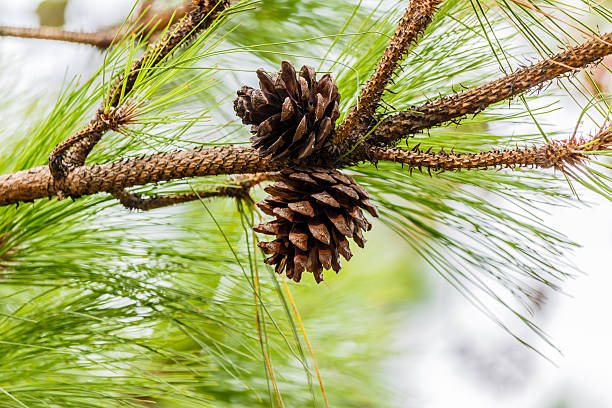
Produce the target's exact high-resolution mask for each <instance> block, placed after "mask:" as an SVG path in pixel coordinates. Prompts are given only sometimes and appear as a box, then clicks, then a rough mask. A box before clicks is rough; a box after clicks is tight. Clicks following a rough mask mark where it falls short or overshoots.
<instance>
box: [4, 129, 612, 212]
mask: <svg viewBox="0 0 612 408" xmlns="http://www.w3.org/2000/svg"><path fill="white" fill-rule="evenodd" d="M610 149H612V131H611V130H605V131H602V132H600V133H598V134H597V135H595V136H594V137H593V138H591V139H588V140H579V139H574V138H572V139H569V140H567V141H563V142H558V141H554V142H551V143H548V144H545V145H543V146H541V147H538V148H517V149H510V150H498V151H492V152H483V153H477V154H463V153H459V154H456V153H446V152H437V153H432V152H421V151H419V150H418V149H413V150H411V151H409V150H404V149H399V148H390V147H380V146H368V145H365V144H364V145H361V146H360V147H359V148H357V149H355V151H354V152H352V153H351V154H349V155H347V156H346V157H344V158H343V159H342V161H341V163H339V164H340V166H346V165H353V164H356V163H358V162H360V161H366V160H368V161H374V162H376V161H391V162H397V163H403V164H406V165H408V166H410V167H411V168H419V169H421V168H425V169H430V170H434V171H444V170H461V169H464V170H471V169H486V168H490V167H498V166H502V167H525V166H535V167H541V168H550V167H553V168H556V169H560V170H562V171H567V170H568V168H569V167H571V166H577V165H580V164H581V162H582V161H583V160H584V159H585V158H586V155H585V153H588V152H595V151H602V150H610ZM302 164H305V163H302ZM306 164H307V163H306ZM318 164H320V163H318ZM293 165H295V164H294V163H293V162H291V161H288V160H269V159H266V158H263V157H261V156H260V155H259V154H258V152H257V150H256V149H254V148H252V147H250V146H242V145H240V146H234V145H227V146H215V147H201V148H198V149H193V150H178V151H173V152H167V153H158V154H154V155H150V156H142V157H138V158H132V159H123V160H120V161H117V162H113V163H108V164H95V165H89V166H82V167H78V168H76V169H74V171H72V172H71V173H69V174H68V175H67V176H66V178H65V179H64V180H62V186H61V187H62V190H65V191H67V192H69V194H70V195H71V196H74V197H79V196H84V195H90V194H96V193H100V192H107V193H115V194H116V192H118V191H121V190H123V189H125V188H129V187H133V186H142V185H145V184H149V183H157V182H162V181H170V180H180V179H184V178H190V177H203V176H214V175H222V174H227V175H231V174H254V173H262V172H272V171H279V170H282V169H285V168H287V167H291V166H293ZM57 190H58V185H56V181H55V180H54V179H53V177H52V176H51V173H50V171H49V167H48V166H39V167H35V168H32V169H28V170H23V171H18V172H15V173H11V174H6V175H1V176H0V206H5V205H9V204H18V203H20V202H29V201H33V200H36V199H40V198H45V197H49V198H51V197H53V196H55V195H57Z"/></svg>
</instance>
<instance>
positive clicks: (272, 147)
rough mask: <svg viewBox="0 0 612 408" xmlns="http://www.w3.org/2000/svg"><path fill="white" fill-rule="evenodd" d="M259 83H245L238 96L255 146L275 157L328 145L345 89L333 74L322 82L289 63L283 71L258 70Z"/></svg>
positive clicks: (236, 105)
mask: <svg viewBox="0 0 612 408" xmlns="http://www.w3.org/2000/svg"><path fill="white" fill-rule="evenodd" d="M257 77H258V78H259V86H260V88H261V89H254V88H251V87H248V86H243V87H242V89H241V90H240V91H238V98H237V99H236V100H234V110H235V111H236V114H237V115H238V116H239V117H240V118H241V119H242V123H244V124H247V125H252V126H251V133H253V134H254V136H253V137H251V142H252V144H253V147H255V148H258V149H259V152H260V154H262V155H263V156H265V157H270V158H280V157H285V156H287V157H290V158H293V159H304V158H306V157H308V156H310V155H311V154H312V153H313V152H314V151H316V150H318V149H320V148H321V146H323V144H324V143H325V141H326V140H327V138H328V137H329V135H330V134H331V133H332V131H333V130H334V126H335V123H336V119H338V116H339V111H338V103H339V102H340V93H338V87H337V86H336V83H335V82H334V80H333V79H332V77H331V76H330V75H329V74H325V75H324V76H323V77H322V78H321V79H320V80H319V81H317V79H316V76H315V70H314V68H313V67H310V66H307V65H305V66H303V67H302V69H301V72H300V75H299V77H296V72H295V69H294V68H293V65H292V64H291V63H290V62H287V61H283V63H282V70H281V73H280V75H279V74H277V73H273V74H268V73H267V72H265V71H264V70H263V69H258V70H257Z"/></svg>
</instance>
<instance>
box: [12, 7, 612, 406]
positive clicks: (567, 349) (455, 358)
mask: <svg viewBox="0 0 612 408" xmlns="http://www.w3.org/2000/svg"><path fill="white" fill-rule="evenodd" d="M37 4H38V1H37V0H20V1H13V0H0V24H7V25H9V24H10V25H22V26H36V25H37V24H38V19H37V17H36V14H35V8H36V6H37ZM130 7H131V2H129V1H122V0H103V1H102V0H96V1H89V0H71V1H70V3H69V7H68V9H67V11H66V28H69V29H86V30H92V29H95V28H97V27H105V26H108V25H111V24H114V23H116V22H117V18H118V16H125V15H127V13H128V11H129V9H130ZM5 58H6V59H7V60H4V61H3V59H5ZM12 58H14V59H15V60H17V61H20V67H21V68H20V69H21V72H20V73H19V75H11V78H10V81H11V82H10V87H9V88H10V89H9V88H7V89H6V91H9V92H11V93H13V92H14V93H19V92H28V93H29V92H36V90H39V92H41V93H44V92H45V91H48V90H49V89H51V90H52V92H47V93H49V94H51V95H49V97H50V98H52V97H53V94H54V93H55V92H56V90H59V89H60V87H61V84H62V82H63V81H64V78H72V77H73V76H74V75H77V74H81V75H82V76H83V77H85V78H86V77H87V76H89V75H90V74H91V73H92V72H93V71H94V70H95V69H96V68H98V66H99V65H100V63H101V61H102V54H101V53H100V52H99V51H97V50H95V49H93V48H92V47H86V46H79V45H66V44H60V43H54V42H48V41H36V40H17V39H0V68H1V67H3V66H7V65H8V66H11V65H10V60H12ZM0 86H1V87H4V88H6V87H7V86H9V84H7V82H6V80H3V79H1V78H0ZM50 100H51V99H50ZM564 108H565V109H563V110H562V111H557V112H554V113H553V115H557V116H558V117H556V118H555V119H557V120H558V121H559V122H558V123H561V124H562V126H563V127H568V126H572V125H573V123H574V121H575V120H576V118H577V117H578V115H579V113H578V112H577V111H576V110H575V108H573V107H571V106H569V105H568V106H565V107H564ZM5 114H6V112H5ZM567 121H569V123H566V122H567ZM14 125H16V124H14ZM10 126H11V124H9V128H10ZM5 127H6V126H5ZM588 130H590V129H588ZM582 199H583V200H584V201H590V202H594V203H596V205H593V206H592V207H591V208H570V209H564V208H563V209H559V210H558V211H556V212H555V214H553V215H552V216H551V217H550V218H549V219H548V220H547V221H548V222H549V223H550V224H549V225H551V226H553V227H555V228H557V229H558V230H560V231H561V232H563V233H565V234H566V235H568V236H569V237H571V238H572V239H573V240H574V241H576V242H578V243H580V244H581V245H583V247H582V248H579V249H577V250H576V251H575V252H574V253H573V254H571V255H570V258H571V259H572V260H573V261H574V262H575V263H576V265H577V266H578V267H579V268H580V269H581V270H582V271H584V272H585V273H586V276H580V277H578V278H577V279H576V280H574V281H569V282H568V283H567V284H566V286H565V290H566V291H567V293H568V295H567V296H564V295H555V294H551V297H552V299H551V301H550V302H549V303H547V304H546V305H545V306H544V308H543V310H542V312H541V315H540V316H539V318H538V319H539V320H538V321H539V322H541V326H542V328H543V329H544V330H545V331H546V332H547V333H548V334H549V335H550V336H551V338H552V341H553V342H554V344H555V345H556V346H557V347H558V348H559V349H560V350H561V351H562V353H563V355H550V357H551V358H552V359H553V360H554V362H555V364H556V365H557V366H554V365H553V364H551V363H549V362H547V361H546V360H544V359H543V358H541V357H539V356H538V355H536V354H535V353H533V352H530V351H528V350H527V349H526V348H524V347H522V346H521V345H520V344H518V343H517V342H516V341H515V340H513V339H512V338H511V337H510V336H509V335H507V334H506V333H505V332H503V331H502V330H501V329H499V328H498V327H497V326H495V325H494V324H493V323H492V322H491V321H490V320H488V319H487V318H485V317H484V316H483V315H482V314H480V313H479V312H478V311H476V310H475V309H474V308H473V307H472V306H470V305H469V304H468V303H467V302H466V301H465V300H464V299H463V298H462V297H461V295H459V294H458V293H457V291H456V290H455V289H453V288H452V287H450V286H449V285H448V284H447V283H446V282H444V281H443V280H442V279H441V278H439V277H438V276H437V275H432V276H431V278H430V283H431V291H432V295H431V298H430V300H429V303H427V304H424V305H422V306H421V308H420V309H419V310H416V311H414V313H413V314H412V316H413V317H412V318H411V319H410V320H409V321H407V322H406V326H405V327H404V328H402V330H401V331H400V332H399V333H398V336H397V343H398V345H399V346H400V348H401V349H403V350H405V351H406V352H405V354H403V355H402V356H401V357H400V358H397V359H393V361H392V362H390V363H389V364H388V365H387V366H388V376H389V378H388V382H389V383H391V384H393V385H395V386H396V387H397V388H398V391H399V393H400V394H401V395H402V399H401V400H400V401H396V403H397V405H398V406H406V407H425V408H443V407H444V408H446V407H470V408H479V407H500V408H504V407H527V408H530V407H534V408H535V407H538V408H553V407H561V406H563V407H564V408H573V407H580V408H582V407H589V408H600V407H601V408H606V407H612V295H610V293H611V292H612V268H611V267H610V264H611V262H612V261H611V260H610V259H609V258H608V257H609V256H610V254H611V252H612V208H611V207H612V206H611V205H610V203H609V202H605V201H604V200H603V199H600V198H599V197H596V196H593V195H589V194H583V195H582ZM561 404H566V405H561Z"/></svg>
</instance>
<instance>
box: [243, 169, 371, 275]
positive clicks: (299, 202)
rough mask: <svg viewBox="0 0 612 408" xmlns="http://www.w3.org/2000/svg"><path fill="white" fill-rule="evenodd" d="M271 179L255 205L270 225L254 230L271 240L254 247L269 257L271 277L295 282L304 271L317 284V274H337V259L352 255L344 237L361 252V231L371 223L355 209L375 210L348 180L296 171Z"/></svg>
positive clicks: (327, 171)
mask: <svg viewBox="0 0 612 408" xmlns="http://www.w3.org/2000/svg"><path fill="white" fill-rule="evenodd" d="M272 179H273V180H275V181H276V183H274V184H273V185H270V186H268V187H266V188H265V191H266V192H268V193H269V194H270V196H269V197H267V198H266V199H265V200H264V201H263V202H260V203H257V206H258V207H259V208H261V210H262V211H263V212H264V213H266V214H268V215H272V216H275V217H276V220H274V221H270V222H267V223H264V224H260V225H256V226H255V227H254V230H255V231H256V232H259V233H262V234H267V235H276V236H277V238H276V239H275V240H274V241H272V242H260V243H259V244H258V245H259V247H260V248H262V249H263V251H264V253H266V254H268V255H272V256H270V257H269V258H267V259H266V260H265V262H266V263H267V264H270V265H276V267H275V270H276V272H277V273H282V272H283V269H286V273H287V277H289V278H291V279H293V280H294V281H296V282H299V281H300V279H301V278H302V272H304V271H308V272H312V273H313V274H314V278H315V280H316V281H317V283H319V282H321V281H322V280H323V269H333V270H334V271H336V272H338V271H339V270H340V268H341V264H340V255H342V257H343V258H344V259H346V260H347V261H348V260H349V259H351V257H352V256H353V254H352V253H351V250H350V248H349V243H348V240H347V239H346V238H347V237H350V238H352V239H353V240H354V241H355V242H356V243H357V245H359V246H360V247H361V248H363V246H364V244H365V240H364V239H363V235H362V232H361V231H362V230H364V231H369V230H370V229H371V228H372V224H370V223H369V222H368V220H367V219H366V218H365V216H364V214H363V212H362V211H361V208H363V209H365V210H366V211H368V212H369V213H370V214H372V216H374V217H378V211H377V210H376V207H374V206H373V205H372V204H371V203H370V201H369V195H368V192H367V191H366V190H365V189H364V188H363V187H361V186H360V185H358V184H357V183H356V182H355V180H353V178H352V177H349V176H346V175H344V174H342V173H340V172H339V171H337V170H333V169H323V168H297V169H291V170H289V169H287V170H283V171H281V172H278V173H275V174H274V175H273V176H272Z"/></svg>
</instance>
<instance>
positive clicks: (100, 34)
mask: <svg viewBox="0 0 612 408" xmlns="http://www.w3.org/2000/svg"><path fill="white" fill-rule="evenodd" d="M115 35H116V31H114V30H102V31H96V32H93V33H87V32H77V31H67V30H63V29H61V28H58V27H10V26H0V37H18V38H33V39H39V40H53V41H64V42H71V43H78V44H86V45H93V46H94V47H98V48H101V49H106V48H108V47H109V46H110V45H111V44H112V43H113V39H114V38H115Z"/></svg>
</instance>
